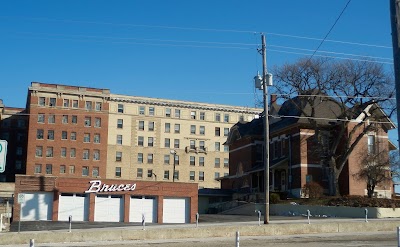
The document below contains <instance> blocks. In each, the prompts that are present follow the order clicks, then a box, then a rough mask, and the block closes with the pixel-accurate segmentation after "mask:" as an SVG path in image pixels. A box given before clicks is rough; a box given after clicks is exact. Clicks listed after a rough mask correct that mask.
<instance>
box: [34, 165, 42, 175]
mask: <svg viewBox="0 0 400 247" xmlns="http://www.w3.org/2000/svg"><path fill="white" fill-rule="evenodd" d="M35 173H42V164H35Z"/></svg>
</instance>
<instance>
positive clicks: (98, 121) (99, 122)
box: [89, 117, 101, 128]
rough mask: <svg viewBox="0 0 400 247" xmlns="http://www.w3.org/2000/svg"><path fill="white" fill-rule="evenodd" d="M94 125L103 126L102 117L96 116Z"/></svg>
mask: <svg viewBox="0 0 400 247" xmlns="http://www.w3.org/2000/svg"><path fill="white" fill-rule="evenodd" d="M89 120H90V119H89ZM94 127H96V128H100V127H101V118H98V117H96V118H94Z"/></svg>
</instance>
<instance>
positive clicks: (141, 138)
mask: <svg viewBox="0 0 400 247" xmlns="http://www.w3.org/2000/svg"><path fill="white" fill-rule="evenodd" d="M143 143H144V137H143V136H138V146H140V147H143Z"/></svg>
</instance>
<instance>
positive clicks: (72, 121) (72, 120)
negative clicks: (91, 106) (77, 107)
mask: <svg viewBox="0 0 400 247" xmlns="http://www.w3.org/2000/svg"><path fill="white" fill-rule="evenodd" d="M71 123H73V124H77V123H78V116H75V115H72V118H71Z"/></svg>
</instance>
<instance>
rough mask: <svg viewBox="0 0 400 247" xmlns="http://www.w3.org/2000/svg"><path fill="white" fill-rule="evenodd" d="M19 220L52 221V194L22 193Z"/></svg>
mask: <svg viewBox="0 0 400 247" xmlns="http://www.w3.org/2000/svg"><path fill="white" fill-rule="evenodd" d="M24 194H25V202H23V203H21V207H22V215H21V220H24V221H30V220H52V214H53V193H51V192H50V193H46V192H39V193H24Z"/></svg>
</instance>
